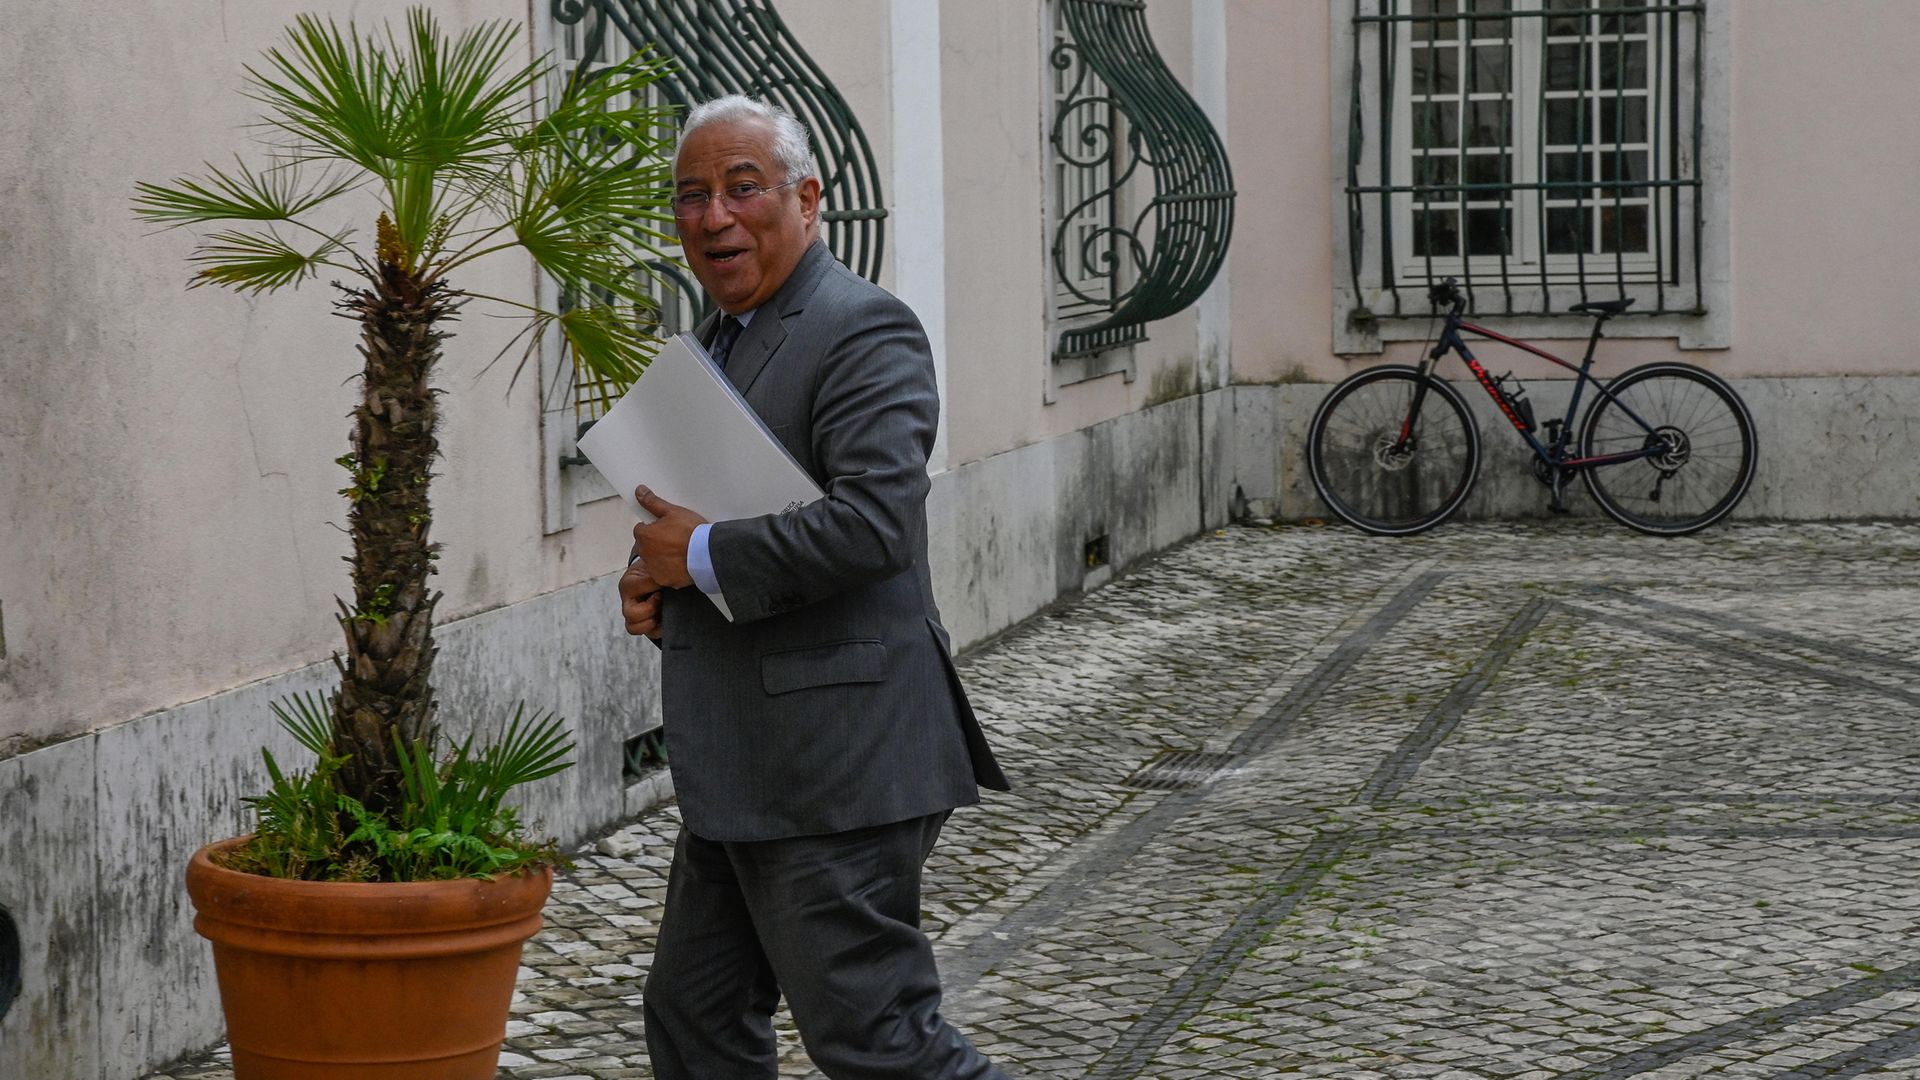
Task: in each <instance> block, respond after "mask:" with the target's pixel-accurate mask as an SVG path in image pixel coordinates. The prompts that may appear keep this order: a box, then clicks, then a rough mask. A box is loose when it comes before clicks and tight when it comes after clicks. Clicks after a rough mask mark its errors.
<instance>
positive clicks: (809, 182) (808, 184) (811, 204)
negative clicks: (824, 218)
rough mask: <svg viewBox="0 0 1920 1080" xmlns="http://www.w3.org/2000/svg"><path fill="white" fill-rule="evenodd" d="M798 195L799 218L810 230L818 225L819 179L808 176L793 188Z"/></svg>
mask: <svg viewBox="0 0 1920 1080" xmlns="http://www.w3.org/2000/svg"><path fill="white" fill-rule="evenodd" d="M795 190H796V191H798V192H799V193H800V217H801V219H802V220H804V221H805V222H806V223H807V228H809V229H811V228H813V227H814V226H816V225H818V224H820V178H819V177H817V176H809V177H807V178H806V179H805V180H802V181H800V183H799V184H798V185H797V186H796V187H795Z"/></svg>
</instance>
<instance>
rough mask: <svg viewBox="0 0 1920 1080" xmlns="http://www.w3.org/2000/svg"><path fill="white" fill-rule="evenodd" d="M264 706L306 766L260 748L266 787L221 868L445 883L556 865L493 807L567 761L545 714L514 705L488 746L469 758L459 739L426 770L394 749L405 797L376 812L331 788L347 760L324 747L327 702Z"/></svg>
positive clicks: (295, 700)
mask: <svg viewBox="0 0 1920 1080" xmlns="http://www.w3.org/2000/svg"><path fill="white" fill-rule="evenodd" d="M273 711H274V713H275V715H277V716H278V717H279V718H280V724H281V726H282V727H284V728H286V730H287V731H288V732H289V733H290V734H292V735H293V737H294V739H295V740H297V741H298V742H299V743H300V745H301V746H303V747H305V748H307V749H308V750H310V751H312V752H313V754H314V756H315V758H316V759H317V760H316V763H315V765H314V767H313V768H312V769H311V770H308V771H306V772H296V773H287V772H285V771H284V770H282V769H281V767H280V763H279V762H278V761H276V760H275V759H274V756H273V751H271V750H262V751H261V756H262V757H264V758H265V759H266V766H267V775H268V777H269V778H270V779H271V781H272V784H271V786H270V787H269V788H268V789H267V792H266V794H264V795H255V796H252V797H250V798H248V799H247V800H246V801H247V802H248V803H249V804H250V805H251V806H252V807H253V809H254V814H255V817H256V822H255V828H254V835H253V836H252V838H250V839H249V840H248V841H247V842H246V843H244V844H241V845H240V846H238V847H235V848H232V849H230V850H228V851H227V852H226V853H225V854H224V855H223V856H222V857H221V858H220V860H219V861H220V863H221V864H222V865H224V866H226V867H227V868H228V869H230V870H238V871H241V872H243V873H250V874H265V875H267V876H269V877H278V878H295V879H299V880H304V881H445V880H449V879H453V878H471V877H492V876H494V875H496V874H509V873H512V872H514V871H516V870H519V869H521V868H523V867H526V866H530V865H534V864H540V863H546V864H555V863H559V864H564V863H565V862H566V859H565V858H564V857H563V856H562V855H561V854H560V853H559V851H558V850H557V849H556V848H555V847H554V846H553V845H552V844H551V843H541V844H536V843H531V842H529V841H527V840H525V839H523V838H522V836H521V832H522V830H521V824H520V819H519V815H518V813H517V812H516V811H515V810H514V809H513V808H512V807H511V806H508V805H506V802H505V799H506V795H507V793H508V792H509V791H511V790H512V789H514V788H516V787H519V786H520V785H522V784H526V783H530V782H532V781H534V780H538V779H540V778H542V777H546V776H552V775H553V774H554V773H557V772H560V771H561V770H562V769H565V768H567V767H568V766H569V765H571V764H572V762H571V761H569V760H568V759H567V755H568V753H570V752H571V751H572V750H573V744H572V743H571V742H569V741H567V732H566V728H565V726H564V725H563V724H562V722H561V721H560V720H559V718H557V717H555V716H553V715H552V714H549V713H536V714H534V715H532V716H528V715H527V710H526V706H525V705H524V704H523V705H521V706H519V707H518V708H516V709H515V710H514V714H513V717H512V719H511V720H509V721H508V723H507V730H506V732H505V734H503V735H502V736H501V738H500V739H499V740H498V741H496V742H494V743H491V744H489V745H488V746H487V747H485V748H484V749H482V750H480V751H478V752H476V751H475V750H474V747H473V738H472V737H471V736H469V737H468V738H467V740H466V741H465V742H463V743H461V744H459V745H458V746H452V747H449V750H450V752H449V753H448V754H447V755H446V756H445V757H444V758H443V759H442V760H440V761H438V762H437V763H436V760H435V757H434V754H433V753H432V750H433V748H432V747H430V746H428V745H427V744H426V743H424V742H421V743H416V744H415V745H413V746H407V745H405V744H396V745H395V747H394V752H395V756H396V757H397V758H398V760H399V761H400V763H401V772H402V779H403V781H404V783H405V788H406V798H405V799H403V800H402V801H401V802H400V803H399V805H398V806H397V807H396V808H395V809H394V810H393V811H392V812H390V813H380V812H376V811H372V810H369V809H367V807H366V806H365V805H364V804H362V803H361V802H360V800H358V799H355V798H354V797H353V796H351V795H347V794H345V793H343V792H341V791H340V790H339V788H338V785H337V783H336V779H335V778H336V775H337V774H338V773H339V771H340V768H341V767H342V766H343V765H344V764H345V763H346V761H347V757H346V755H344V754H341V753H338V752H336V750H335V748H334V745H333V736H332V733H331V731H330V723H329V717H330V715H331V712H332V703H331V702H330V701H329V700H328V697H327V696H325V695H322V694H320V693H318V692H314V693H310V694H306V695H296V696H294V697H292V698H289V699H287V702H286V703H285V704H282V703H280V702H275V703H274V704H273ZM396 738H397V736H396Z"/></svg>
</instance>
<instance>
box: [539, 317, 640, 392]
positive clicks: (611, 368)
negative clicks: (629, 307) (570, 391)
mask: <svg viewBox="0 0 1920 1080" xmlns="http://www.w3.org/2000/svg"><path fill="white" fill-rule="evenodd" d="M551 318H552V322H553V323H554V324H555V325H557V326H558V327H559V328H560V333H561V336H562V337H563V338H564V339H565V341H566V345H567V352H568V354H569V355H570V356H571V357H572V359H574V360H576V361H578V362H579V364H580V365H581V366H582V367H584V368H585V369H586V370H587V371H589V372H592V373H593V374H594V375H595V376H596V377H598V378H603V379H607V380H609V381H611V382H612V383H613V384H614V385H615V386H616V387H621V388H624V387H628V386H632V385H633V382H634V380H635V379H638V378H639V377H640V373H641V372H643V371H645V370H646V369H647V361H648V360H650V359H652V357H653V351H654V347H655V344H656V343H655V341H654V339H653V338H652V337H650V336H648V335H647V334H646V333H644V332H642V331H641V330H640V328H639V322H638V320H637V319H635V318H634V317H632V315H631V314H629V313H626V312H622V311H620V310H619V309H617V308H614V307H612V306H610V305H606V304H596V305H594V306H591V307H576V308H572V309H570V310H568V311H563V312H561V313H560V314H558V315H555V316H552V317H551Z"/></svg>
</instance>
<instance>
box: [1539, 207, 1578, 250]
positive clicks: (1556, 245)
mask: <svg viewBox="0 0 1920 1080" xmlns="http://www.w3.org/2000/svg"><path fill="white" fill-rule="evenodd" d="M1585 216H1586V213H1585V212H1584V211H1582V210H1579V209H1576V208H1574V207H1571V206H1563V207H1556V208H1550V209H1549V210H1548V211H1547V254H1549V255H1576V254H1579V252H1580V250H1581V248H1582V247H1583V246H1584V245H1585V237H1583V236H1582V235H1581V233H1582V231H1583V230H1582V229H1581V228H1580V221H1581V219H1582V218H1584V217H1585Z"/></svg>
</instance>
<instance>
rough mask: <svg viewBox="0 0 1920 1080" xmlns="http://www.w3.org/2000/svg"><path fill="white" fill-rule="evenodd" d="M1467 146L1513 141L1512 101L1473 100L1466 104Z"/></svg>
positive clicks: (1504, 143)
mask: <svg viewBox="0 0 1920 1080" xmlns="http://www.w3.org/2000/svg"><path fill="white" fill-rule="evenodd" d="M1467 110H1468V117H1469V119H1470V123H1469V124H1468V125H1467V145H1468V146H1506V145H1507V144H1508V143H1510V142H1512V141H1513V121H1512V114H1513V108H1512V103H1511V102H1509V101H1506V100H1504V99H1503V100H1500V101H1475V102H1473V103H1471V104H1469V105H1468V106H1467Z"/></svg>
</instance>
